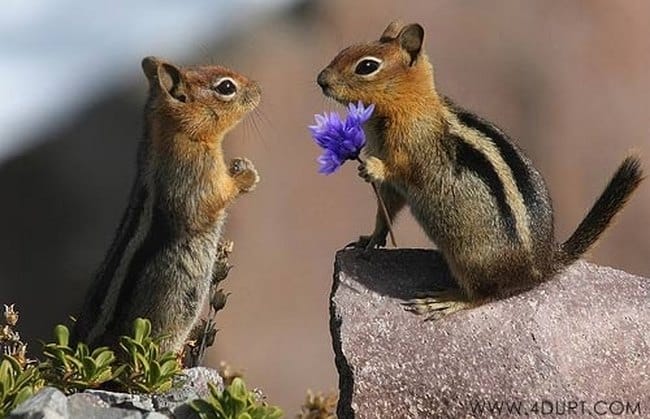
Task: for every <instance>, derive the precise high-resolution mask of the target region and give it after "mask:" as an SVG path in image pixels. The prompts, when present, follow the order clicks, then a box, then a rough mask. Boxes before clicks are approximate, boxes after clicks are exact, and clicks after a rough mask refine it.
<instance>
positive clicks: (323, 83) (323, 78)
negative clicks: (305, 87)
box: [316, 69, 330, 90]
mask: <svg viewBox="0 0 650 419" xmlns="http://www.w3.org/2000/svg"><path fill="white" fill-rule="evenodd" d="M328 75H329V72H328V71H327V69H325V70H323V71H321V72H320V73H318V78H317V79H316V83H318V85H319V86H320V87H321V89H323V90H325V89H327V88H328V87H329V85H330V83H329V80H328Z"/></svg>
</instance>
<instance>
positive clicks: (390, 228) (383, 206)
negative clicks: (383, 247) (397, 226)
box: [357, 157, 397, 247]
mask: <svg viewBox="0 0 650 419" xmlns="http://www.w3.org/2000/svg"><path fill="white" fill-rule="evenodd" d="M357 161H358V162H359V163H361V164H364V162H363V160H361V158H360V157H357ZM370 185H371V186H372V190H373V191H375V195H377V201H378V202H379V208H381V212H382V213H383V214H384V220H385V221H386V226H387V227H388V234H389V235H390V242H391V244H392V245H393V247H397V242H396V241H395V234H394V233H393V225H392V223H391V221H390V214H388V208H386V203H385V202H384V200H383V198H382V197H381V195H380V194H379V189H377V185H375V183H374V182H370Z"/></svg>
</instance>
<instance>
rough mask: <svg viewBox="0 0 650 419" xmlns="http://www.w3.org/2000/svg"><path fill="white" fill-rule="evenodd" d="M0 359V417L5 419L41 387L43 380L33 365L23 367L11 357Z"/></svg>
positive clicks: (4, 356)
mask: <svg viewBox="0 0 650 419" xmlns="http://www.w3.org/2000/svg"><path fill="white" fill-rule="evenodd" d="M1 359H2V361H0V417H5V415H7V414H9V412H11V411H12V410H14V408H15V407H16V406H18V405H19V404H20V403H22V402H24V401H25V400H27V399H28V398H29V397H31V396H32V395H33V394H34V393H36V392H37V391H38V390H39V389H40V388H41V387H43V383H44V380H43V379H41V378H40V376H39V374H38V369H37V368H36V367H34V366H33V365H27V366H23V365H21V364H20V362H18V360H16V359H15V358H14V357H12V356H11V355H2V358H1Z"/></svg>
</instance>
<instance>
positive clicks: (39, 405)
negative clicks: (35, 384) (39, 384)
mask: <svg viewBox="0 0 650 419" xmlns="http://www.w3.org/2000/svg"><path fill="white" fill-rule="evenodd" d="M67 417H68V400H67V399H66V397H65V394H63V393H62V392H60V391H59V390H57V389H55V388H53V387H45V388H43V389H41V390H40V391H39V392H38V393H36V394H35V395H34V396H32V397H30V398H29V399H27V400H25V401H24V402H23V403H21V404H20V406H18V407H16V408H15V409H14V410H13V412H11V414H10V415H9V416H8V418H11V419H63V418H67Z"/></svg>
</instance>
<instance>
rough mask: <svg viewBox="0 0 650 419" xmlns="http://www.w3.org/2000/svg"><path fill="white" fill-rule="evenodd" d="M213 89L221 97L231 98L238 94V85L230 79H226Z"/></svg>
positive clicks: (216, 84)
mask: <svg viewBox="0 0 650 419" xmlns="http://www.w3.org/2000/svg"><path fill="white" fill-rule="evenodd" d="M213 89H214V91H215V92H217V94H219V96H222V97H224V98H231V97H233V96H234V95H235V93H237V84H236V83H235V81H234V80H233V79H231V78H230V77H224V78H223V79H219V80H218V81H217V82H216V83H215V84H214V87H213Z"/></svg>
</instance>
